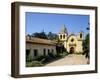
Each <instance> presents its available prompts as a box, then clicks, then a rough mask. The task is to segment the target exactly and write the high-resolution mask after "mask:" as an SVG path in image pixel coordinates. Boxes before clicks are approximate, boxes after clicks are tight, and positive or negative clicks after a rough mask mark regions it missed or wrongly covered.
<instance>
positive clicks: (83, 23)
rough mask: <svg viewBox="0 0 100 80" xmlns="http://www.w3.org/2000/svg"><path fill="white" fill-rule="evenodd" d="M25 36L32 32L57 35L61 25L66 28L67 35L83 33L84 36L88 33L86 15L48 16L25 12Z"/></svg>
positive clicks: (47, 14)
mask: <svg viewBox="0 0 100 80" xmlns="http://www.w3.org/2000/svg"><path fill="white" fill-rule="evenodd" d="M25 16H26V17H25V18H26V19H25V20H26V34H32V33H34V32H42V31H44V32H46V33H48V32H50V31H51V32H53V33H57V34H58V33H59V32H60V31H61V28H62V26H63V25H65V26H66V28H67V30H68V34H71V33H75V34H78V32H80V31H83V32H84V33H85V35H86V34H87V33H88V31H87V30H86V28H87V27H88V26H89V25H88V23H89V16H88V15H74V14H51V13H50V14H49V13H33V12H26V14H25Z"/></svg>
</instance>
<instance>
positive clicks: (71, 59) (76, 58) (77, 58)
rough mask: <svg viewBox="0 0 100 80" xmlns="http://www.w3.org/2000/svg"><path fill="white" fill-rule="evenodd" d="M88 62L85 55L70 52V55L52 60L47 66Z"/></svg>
mask: <svg viewBox="0 0 100 80" xmlns="http://www.w3.org/2000/svg"><path fill="white" fill-rule="evenodd" d="M82 64H87V59H86V58H85V56H84V55H77V54H69V55H68V56H66V57H64V58H62V59H59V60H57V61H54V62H51V63H49V64H47V65H45V66H62V65H82Z"/></svg>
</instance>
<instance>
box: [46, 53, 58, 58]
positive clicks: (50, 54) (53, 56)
mask: <svg viewBox="0 0 100 80" xmlns="http://www.w3.org/2000/svg"><path fill="white" fill-rule="evenodd" d="M48 55H49V56H50V57H52V58H55V57H56V56H55V54H54V53H48Z"/></svg>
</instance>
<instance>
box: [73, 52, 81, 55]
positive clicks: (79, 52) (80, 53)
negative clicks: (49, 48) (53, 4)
mask: <svg viewBox="0 0 100 80" xmlns="http://www.w3.org/2000/svg"><path fill="white" fill-rule="evenodd" d="M75 54H78V55H80V54H83V53H82V52H77V53H75Z"/></svg>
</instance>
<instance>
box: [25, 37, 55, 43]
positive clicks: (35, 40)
mask: <svg viewBox="0 0 100 80" xmlns="http://www.w3.org/2000/svg"><path fill="white" fill-rule="evenodd" d="M26 42H27V43H36V44H45V45H56V42H54V41H51V40H47V39H41V38H36V37H26Z"/></svg>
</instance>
